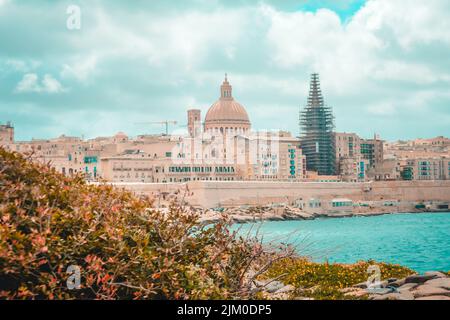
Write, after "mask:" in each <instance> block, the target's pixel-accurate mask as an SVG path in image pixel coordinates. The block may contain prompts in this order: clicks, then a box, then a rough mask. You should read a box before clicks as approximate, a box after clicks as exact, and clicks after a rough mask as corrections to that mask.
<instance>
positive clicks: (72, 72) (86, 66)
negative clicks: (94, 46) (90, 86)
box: [61, 54, 99, 83]
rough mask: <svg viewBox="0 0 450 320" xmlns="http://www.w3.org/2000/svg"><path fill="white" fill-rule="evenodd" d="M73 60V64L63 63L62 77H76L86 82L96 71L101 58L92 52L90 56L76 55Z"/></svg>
mask: <svg viewBox="0 0 450 320" xmlns="http://www.w3.org/2000/svg"><path fill="white" fill-rule="evenodd" d="M73 60H74V61H73V62H72V63H71V64H64V65H63V68H62V71H61V77H63V78H75V79H76V80H78V81H80V82H83V83H85V82H86V81H88V80H89V78H90V77H91V76H92V74H93V73H94V72H95V70H96V68H97V63H98V60H99V58H98V56H97V55H96V54H91V55H89V56H81V57H76V58H75V59H73Z"/></svg>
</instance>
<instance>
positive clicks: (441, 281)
mask: <svg viewBox="0 0 450 320" xmlns="http://www.w3.org/2000/svg"><path fill="white" fill-rule="evenodd" d="M425 285H428V286H433V287H438V288H443V289H447V290H450V278H437V279H433V280H428V281H427V282H425Z"/></svg>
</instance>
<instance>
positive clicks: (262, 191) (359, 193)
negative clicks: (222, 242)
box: [115, 181, 450, 208]
mask: <svg viewBox="0 0 450 320" xmlns="http://www.w3.org/2000/svg"><path fill="white" fill-rule="evenodd" d="M115 185H116V186H119V187H124V188H126V189H129V190H132V191H134V192H136V193H141V194H147V195H150V196H153V197H159V196H160V194H165V195H170V194H172V195H173V194H176V197H177V198H181V197H182V198H184V199H185V200H186V201H187V202H189V203H190V204H191V205H194V206H201V207H204V208H214V207H219V206H242V205H270V204H274V203H286V204H293V203H295V202H298V201H303V202H307V201H309V200H310V199H312V198H314V199H319V200H321V201H324V202H326V201H328V200H331V199H335V198H348V199H351V200H353V201H354V202H357V201H368V202H370V201H380V200H385V201H389V200H397V201H403V202H427V201H444V202H450V181H380V182H370V183H347V182H336V183H323V182H293V183H289V182H259V181H231V182H228V181H219V182H215V181H195V182H189V183H186V184H176V183H173V184H170V183H169V184H147V183H141V184H133V183H129V184H123V183H122V184H120V183H117V184H115Z"/></svg>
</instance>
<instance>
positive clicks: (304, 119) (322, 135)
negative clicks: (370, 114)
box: [299, 73, 336, 175]
mask: <svg viewBox="0 0 450 320" xmlns="http://www.w3.org/2000/svg"><path fill="white" fill-rule="evenodd" d="M299 126H300V138H301V146H302V150H303V154H304V155H305V156H306V168H307V170H308V171H316V172H318V174H319V175H335V174H336V152H335V141H334V116H333V113H332V109H331V107H328V106H327V105H326V104H325V103H324V99H323V95H322V91H321V89H320V82H319V75H318V74H317V73H313V74H312V75H311V84H310V90H309V96H308V101H307V105H306V106H305V107H304V108H303V110H301V111H300V117H299Z"/></svg>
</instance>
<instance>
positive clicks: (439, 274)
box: [424, 271, 447, 278]
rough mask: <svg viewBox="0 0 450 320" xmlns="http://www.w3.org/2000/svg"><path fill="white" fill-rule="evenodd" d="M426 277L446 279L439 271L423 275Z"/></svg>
mask: <svg viewBox="0 0 450 320" xmlns="http://www.w3.org/2000/svg"><path fill="white" fill-rule="evenodd" d="M424 275H426V276H435V278H447V276H446V275H445V274H443V273H442V272H439V271H427V272H425V273H424Z"/></svg>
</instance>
